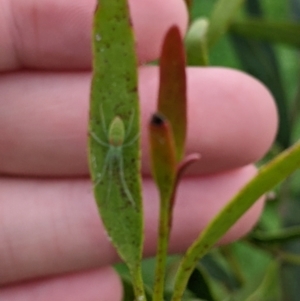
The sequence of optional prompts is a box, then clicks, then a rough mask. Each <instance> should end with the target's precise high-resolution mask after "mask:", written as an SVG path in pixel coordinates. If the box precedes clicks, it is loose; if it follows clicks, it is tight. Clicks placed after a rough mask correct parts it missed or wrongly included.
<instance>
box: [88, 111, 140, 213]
mask: <svg viewBox="0 0 300 301" xmlns="http://www.w3.org/2000/svg"><path fill="white" fill-rule="evenodd" d="M100 114H101V125H102V129H103V132H104V133H105V135H106V138H107V141H102V140H101V139H100V138H99V137H97V136H96V134H95V133H92V132H91V136H92V137H93V138H94V139H95V141H96V142H97V143H99V144H100V145H102V146H104V147H107V148H108V150H107V153H106V156H105V159H104V163H103V167H102V172H101V174H100V175H99V179H98V180H97V181H96V183H95V185H98V184H100V183H101V181H102V179H104V177H106V176H107V173H108V187H107V193H106V194H107V195H106V198H105V199H106V200H107V199H108V198H109V196H110V190H111V186H112V185H111V184H112V181H113V180H114V176H113V164H114V163H115V162H116V163H117V168H118V173H119V180H120V183H121V186H122V189H123V191H124V193H125V195H126V197H127V199H128V201H129V202H130V204H131V205H132V206H133V207H135V202H134V199H133V197H132V195H131V192H130V190H129V188H128V186H127V183H126V180H125V177H124V164H123V149H124V148H125V147H128V146H131V145H132V144H133V143H134V142H136V140H137V139H138V137H139V134H137V135H136V136H135V137H134V138H132V139H131V140H130V141H128V142H126V139H127V138H128V136H129V135H130V132H131V128H132V123H133V117H134V114H131V117H130V121H129V126H128V129H127V131H125V126H124V122H123V120H122V118H121V117H119V116H115V117H114V118H113V120H112V121H111V123H110V125H109V128H108V129H107V128H106V124H105V119H104V114H103V110H102V108H101V109H100ZM124 142H125V143H124Z"/></svg>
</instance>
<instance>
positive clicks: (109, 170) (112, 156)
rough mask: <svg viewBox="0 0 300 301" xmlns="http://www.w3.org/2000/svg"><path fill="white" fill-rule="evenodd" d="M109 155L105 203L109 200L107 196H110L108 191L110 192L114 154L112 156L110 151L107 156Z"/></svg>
mask: <svg viewBox="0 0 300 301" xmlns="http://www.w3.org/2000/svg"><path fill="white" fill-rule="evenodd" d="M107 155H109V157H110V158H109V162H108V179H109V180H108V187H107V191H106V197H105V202H108V200H109V196H110V190H111V183H112V180H113V173H112V172H113V165H112V164H113V159H114V154H113V150H112V149H110V153H109V154H107Z"/></svg>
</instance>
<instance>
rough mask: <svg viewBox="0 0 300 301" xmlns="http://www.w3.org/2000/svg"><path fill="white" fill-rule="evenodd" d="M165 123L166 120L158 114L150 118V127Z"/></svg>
mask: <svg viewBox="0 0 300 301" xmlns="http://www.w3.org/2000/svg"><path fill="white" fill-rule="evenodd" d="M165 121H166V118H165V117H164V116H163V115H162V114H160V113H155V114H153V115H152V118H151V124H152V125H156V126H161V125H163V124H164V123H165Z"/></svg>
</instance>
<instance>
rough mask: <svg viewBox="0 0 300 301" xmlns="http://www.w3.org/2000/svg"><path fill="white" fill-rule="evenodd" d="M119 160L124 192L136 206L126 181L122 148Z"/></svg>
mask: <svg viewBox="0 0 300 301" xmlns="http://www.w3.org/2000/svg"><path fill="white" fill-rule="evenodd" d="M118 161H119V174H120V180H121V184H122V186H123V189H124V192H125V194H126V196H127V198H128V200H129V202H130V204H131V205H132V206H133V207H134V208H135V202H134V199H133V197H132V195H131V193H130V190H129V188H128V186H127V184H126V181H125V177H124V172H123V170H124V169H123V168H124V164H123V154H122V151H121V150H120V153H119V156H118Z"/></svg>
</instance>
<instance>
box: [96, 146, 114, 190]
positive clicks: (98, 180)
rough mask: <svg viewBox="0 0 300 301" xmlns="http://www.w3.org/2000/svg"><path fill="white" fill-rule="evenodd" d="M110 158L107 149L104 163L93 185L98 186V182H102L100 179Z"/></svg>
mask: <svg viewBox="0 0 300 301" xmlns="http://www.w3.org/2000/svg"><path fill="white" fill-rule="evenodd" d="M110 157H111V149H109V150H108V151H107V154H106V157H105V159H104V163H103V167H102V171H101V174H100V175H99V178H98V179H97V181H96V182H95V183H94V185H95V186H97V185H98V184H100V182H101V181H102V179H103V177H104V175H105V172H106V169H107V165H108V163H109V160H110Z"/></svg>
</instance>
